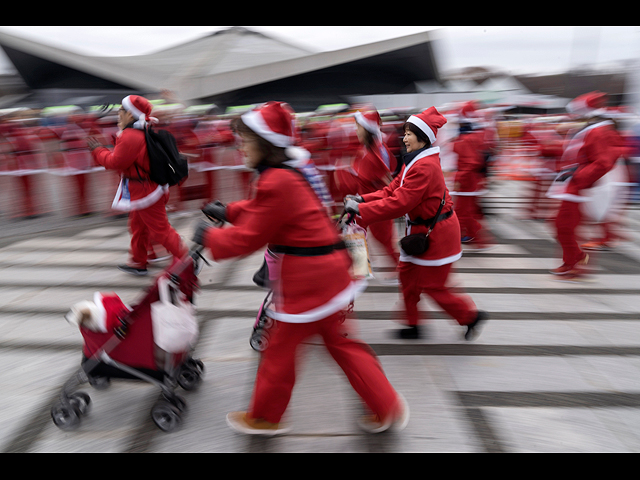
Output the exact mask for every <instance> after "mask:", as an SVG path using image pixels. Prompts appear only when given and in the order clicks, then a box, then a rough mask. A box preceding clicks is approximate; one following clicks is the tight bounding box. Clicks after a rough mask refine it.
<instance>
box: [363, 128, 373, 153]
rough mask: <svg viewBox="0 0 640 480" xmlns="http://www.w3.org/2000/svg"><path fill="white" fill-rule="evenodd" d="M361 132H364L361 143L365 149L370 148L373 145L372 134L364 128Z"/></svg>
mask: <svg viewBox="0 0 640 480" xmlns="http://www.w3.org/2000/svg"><path fill="white" fill-rule="evenodd" d="M363 130H364V138H363V139H362V143H363V145H364V146H365V147H369V148H371V147H372V146H373V145H374V143H375V139H374V138H373V133H371V132H370V131H369V130H367V129H366V128H363Z"/></svg>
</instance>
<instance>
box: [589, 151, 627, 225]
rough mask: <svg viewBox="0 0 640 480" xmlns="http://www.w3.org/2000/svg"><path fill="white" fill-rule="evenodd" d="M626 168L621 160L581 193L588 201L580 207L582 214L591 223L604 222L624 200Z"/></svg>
mask: <svg viewBox="0 0 640 480" xmlns="http://www.w3.org/2000/svg"><path fill="white" fill-rule="evenodd" d="M627 182H628V180H627V168H626V165H625V164H624V161H623V160H618V161H617V162H616V165H615V166H614V167H613V168H612V169H611V170H609V172H608V173H606V174H605V175H603V176H602V177H601V178H600V179H599V180H598V181H597V182H596V183H595V184H594V185H593V187H591V188H589V189H587V190H584V191H583V192H582V193H583V195H584V196H585V197H587V198H588V199H589V201H588V202H585V203H583V204H582V205H581V207H582V213H583V214H584V215H585V216H586V217H587V218H588V219H589V220H591V221H592V222H596V223H600V222H603V221H605V220H606V219H607V218H608V217H609V216H610V215H611V212H613V211H614V210H615V209H616V208H617V207H620V206H621V204H622V201H623V200H624V198H623V194H624V187H625V186H626V185H627Z"/></svg>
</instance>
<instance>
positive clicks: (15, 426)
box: [0, 182, 640, 453]
mask: <svg viewBox="0 0 640 480" xmlns="http://www.w3.org/2000/svg"><path fill="white" fill-rule="evenodd" d="M522 195H523V193H522V185H521V184H518V183H509V182H502V183H497V184H494V186H493V189H492V192H491V194H490V195H489V196H488V197H487V198H486V206H487V212H488V213H489V214H490V215H489V216H488V223H489V225H490V228H491V230H492V232H493V233H494V235H495V236H496V238H497V241H498V244H497V246H496V247H495V248H494V249H493V250H490V251H488V252H484V253H474V252H465V255H464V256H463V258H462V259H461V260H460V261H459V262H458V263H457V264H456V271H455V274H454V278H453V281H454V282H455V283H456V284H457V285H459V286H460V287H461V288H463V289H464V290H465V291H466V292H467V293H468V294H469V295H470V296H471V297H472V298H473V299H474V300H475V302H476V303H477V304H478V306H479V307H480V308H482V309H484V310H487V311H488V312H489V313H490V316H491V320H490V321H489V322H488V323H487V324H486V326H485V328H484V329H483V331H482V334H481V336H480V337H479V338H478V339H477V340H475V341H474V342H466V341H464V340H463V338H462V334H463V331H462V329H461V327H459V326H457V325H456V324H455V323H454V322H453V321H451V320H450V319H448V318H447V317H446V315H444V313H442V312H441V311H440V310H439V309H438V307H437V306H435V305H434V304H432V303H431V302H430V301H429V300H428V299H426V298H425V299H424V300H423V302H422V303H421V310H422V311H423V314H424V318H425V324H426V326H427V329H428V336H427V337H426V338H424V339H422V340H419V341H402V340H396V339H394V338H393V337H392V336H391V335H390V332H391V331H392V330H393V329H394V328H395V327H396V326H397V324H396V323H395V321H394V319H395V318H396V316H397V314H398V311H399V305H400V304H399V301H400V297H399V295H398V291H397V287H394V286H391V285H388V284H387V283H386V282H383V281H381V280H384V278H386V277H389V276H392V275H393V274H392V272H390V271H389V269H388V268H386V267H388V264H387V263H386V260H385V258H384V257H383V256H382V255H380V254H379V253H380V248H379V246H377V245H376V244H375V242H374V241H372V245H371V248H372V252H373V257H372V258H373V264H374V268H375V270H376V273H377V275H376V279H374V280H372V281H371V282H370V285H369V288H368V289H367V291H366V292H365V293H364V294H363V295H362V296H361V297H360V298H359V299H358V301H357V302H356V307H355V308H356V313H357V320H356V321H354V322H353V323H352V327H353V332H354V335H357V336H358V337H359V338H361V339H363V340H364V341H366V342H367V343H369V344H370V345H371V346H372V347H373V349H374V350H375V351H376V352H377V354H378V355H379V357H380V360H381V362H382V364H383V366H384V368H385V371H386V373H387V375H388V377H389V378H390V379H391V382H392V383H393V384H394V385H395V387H396V388H397V389H398V390H399V391H400V392H402V393H403V394H404V396H405V397H406V399H407V401H408V403H409V404H410V408H411V419H410V422H409V425H408V426H407V428H406V429H405V430H404V431H403V432H401V433H393V432H388V433H384V434H380V435H367V434H363V433H362V432H361V431H360V430H359V429H358V428H357V426H356V418H357V416H358V415H359V414H360V412H361V407H360V404H359V400H358V399H357V397H356V396H355V394H354V393H353V391H352V389H351V387H350V386H349V384H348V383H347V381H346V379H345V378H344V376H343V374H342V373H341V371H339V369H338V368H337V366H336V365H335V364H334V363H333V361H332V360H331V359H330V358H329V357H328V355H327V354H326V352H325V350H324V348H323V347H322V345H320V344H319V342H318V341H315V340H314V341H312V342H310V343H309V344H307V345H305V346H304V351H303V352H301V364H300V371H299V376H298V383H297V385H296V388H295V390H294V393H293V398H292V401H291V405H290V408H289V410H288V421H290V422H291V424H292V426H293V430H292V432H291V433H289V434H287V435H283V436H279V437H275V438H272V439H261V438H251V437H246V436H242V435H238V434H236V433H234V432H232V431H231V430H230V429H229V428H228V427H227V426H226V424H225V415H226V413H227V412H228V411H230V410H236V409H244V408H245V407H246V405H247V402H248V400H249V396H250V394H251V388H252V383H253V379H254V376H255V371H256V367H257V364H258V360H259V355H258V354H257V353H256V352H254V351H253V350H252V349H251V348H250V346H249V335H250V332H251V327H252V325H253V322H254V319H255V315H256V311H257V308H258V307H259V305H260V303H261V301H262V299H263V297H264V292H263V291H261V290H259V289H258V288H257V287H255V286H254V285H253V284H252V283H251V277H252V275H253V272H255V270H257V268H258V267H259V266H260V263H261V261H262V254H261V253H260V252H258V253H256V254H255V255H252V256H249V257H247V258H244V259H241V260H238V261H227V262H221V263H215V264H212V266H211V267H207V266H205V268H204V270H203V272H202V274H201V275H200V279H201V283H202V290H201V292H200V294H199V295H198V297H197V307H198V314H199V320H200V322H201V334H200V338H199V342H198V345H197V347H196V351H195V356H196V357H198V358H200V359H201V360H202V361H203V362H204V364H205V368H206V372H205V377H204V382H203V383H202V385H201V387H200V388H199V389H198V390H196V391H190V392H183V393H182V395H183V396H184V398H185V399H186V401H187V404H188V412H187V414H186V416H185V418H184V422H183V423H182V425H181V427H180V428H179V429H178V430H177V431H175V432H172V433H164V432H162V431H160V430H159V429H158V428H157V427H156V426H155V424H154V423H153V421H152V420H151V417H150V409H151V407H152V405H153V404H154V403H155V401H156V400H157V399H158V397H159V389H158V388H157V387H155V386H153V385H151V384H148V383H145V382H134V381H114V382H113V383H112V385H111V387H110V388H109V389H107V390H95V389H93V388H91V387H88V386H87V389H85V391H87V393H89V394H90V395H91V399H92V409H91V411H90V413H89V414H88V415H87V416H86V417H84V418H83V420H82V423H81V424H80V426H79V428H78V429H77V430H75V431H71V432H65V431H62V430H60V429H58V428H57V427H56V426H55V425H54V424H53V422H52V421H51V418H50V413H49V412H50V408H51V406H52V404H53V403H54V401H55V400H56V398H57V396H58V394H59V392H60V390H61V388H62V385H63V383H64V382H65V380H67V379H68V378H69V377H70V376H71V375H72V374H73V373H74V372H75V371H76V370H77V369H78V367H79V364H80V363H79V362H80V356H81V346H82V338H81V336H80V334H79V332H78V331H77V330H75V329H74V328H73V327H71V326H70V325H69V324H67V323H66V322H65V320H64V319H63V315H64V313H65V312H66V311H67V310H68V308H69V306H70V305H72V304H73V303H75V302H77V301H80V300H86V299H91V298H92V296H93V293H94V292H95V291H115V292H117V293H118V294H119V295H120V296H121V297H122V298H123V300H125V301H127V302H135V301H136V299H137V298H140V296H141V295H142V294H143V289H144V288H145V287H146V286H148V285H149V284H150V283H151V282H152V280H153V279H152V278H134V277H130V276H127V275H126V274H123V273H121V272H119V271H118V270H117V269H116V268H115V266H116V265H117V264H118V263H120V262H122V261H124V260H125V259H126V253H127V246H128V240H129V235H128V232H127V229H126V222H125V220H123V219H119V220H118V219H109V220H105V219H104V218H102V217H93V218H87V219H77V220H67V219H60V218H57V217H55V216H49V217H43V218H41V219H37V220H35V221H33V220H30V221H27V220H23V221H11V222H5V225H3V226H2V228H0V313H1V316H0V362H2V365H3V368H2V370H1V371H0V451H2V452H34V453H35V452H283V453H284V452H323V453H330V452H344V453H348V452H366V453H369V452H402V453H405V452H406V453H408V452H463V453H466V452H469V453H487V452H507V453H511V452H513V453H515V452H541V453H542V452H580V453H582V452H639V451H640V434H638V432H640V386H639V382H638V378H639V377H640V375H639V374H640V322H639V321H638V314H637V312H638V310H639V309H640V296H639V295H638V293H640V250H639V249H638V245H639V244H640V235H639V234H638V225H640V214H639V212H638V211H637V210H635V209H633V208H632V209H630V210H628V212H627V219H626V225H627V230H628V232H627V233H628V236H629V240H628V241H626V242H624V243H621V244H620V245H618V246H617V247H616V249H615V250H613V251H611V252H607V253H598V254H595V255H594V256H593V262H592V264H593V266H594V275H593V282H591V283H583V284H568V283H561V282H558V281H556V280H555V279H554V278H552V276H551V275H549V274H548V272H547V270H548V269H549V268H553V267H555V266H557V265H558V264H559V258H560V252H559V249H558V247H557V245H556V243H555V242H554V240H553V236H552V230H551V228H550V225H549V224H548V223H544V222H539V221H524V220H521V213H522V209H521V206H522V202H523V201H524V200H523V199H522ZM200 216H201V215H200V214H199V212H197V211H189V212H186V213H183V214H177V215H172V216H171V221H172V223H173V224H174V226H175V227H176V228H177V229H178V230H179V232H180V233H181V234H182V235H184V236H185V237H186V238H190V236H191V233H192V231H193V226H194V224H195V223H196V221H197V219H199V218H200ZM159 271H160V270H159V269H158V270H156V271H155V272H159Z"/></svg>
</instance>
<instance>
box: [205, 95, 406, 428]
mask: <svg viewBox="0 0 640 480" xmlns="http://www.w3.org/2000/svg"><path fill="white" fill-rule="evenodd" d="M237 131H238V133H239V135H240V138H241V141H242V143H241V148H242V149H243V153H244V156H245V158H246V162H247V167H249V168H251V169H255V170H256V171H257V172H258V174H259V177H258V179H257V183H256V186H255V195H254V196H252V197H251V198H249V199H246V200H242V201H239V202H233V203H230V204H228V205H226V206H224V205H223V204H221V203H216V202H214V204H212V205H210V206H207V207H205V209H204V211H205V213H207V214H208V215H210V216H212V217H214V218H217V219H219V220H225V221H227V222H229V223H231V224H232V226H231V227H229V228H212V227H211V226H210V224H207V223H203V224H201V225H199V226H198V227H197V229H196V232H195V234H194V241H195V242H196V243H199V244H201V245H204V246H205V247H206V248H208V249H209V250H210V253H211V256H212V257H213V259H214V260H222V259H226V258H234V257H241V256H245V255H248V254H250V253H252V252H255V251H257V250H260V249H262V248H264V246H265V244H268V245H269V250H270V251H271V252H272V253H274V254H275V256H276V260H277V261H276V264H275V265H274V264H273V263H272V264H270V267H269V268H270V270H269V278H270V280H271V282H272V286H271V288H272V289H273V292H274V303H273V304H272V305H271V306H269V307H268V309H267V315H268V316H269V317H270V318H272V319H274V321H275V325H274V326H272V327H271V328H270V329H269V333H270V339H269V346H268V347H267V348H266V350H264V351H263V352H262V359H261V362H260V366H259V367H258V372H257V376H256V381H255V386H254V391H253V397H252V399H251V403H250V405H249V409H248V410H247V411H246V412H245V411H241V412H231V413H229V414H228V415H227V423H228V424H229V426H230V427H231V428H232V429H234V430H236V431H238V432H241V433H247V434H265V435H273V434H276V433H282V432H284V431H286V430H287V428H288V427H287V426H286V425H283V423H282V418H283V415H284V413H285V411H286V409H287V406H288V404H289V400H290V398H291V392H292V390H293V387H294V385H295V376H296V363H297V360H298V359H297V352H298V346H299V345H300V344H301V343H302V342H303V341H305V340H306V339H307V338H309V337H310V336H312V335H320V336H321V337H322V339H323V340H324V345H325V346H326V348H327V349H328V350H329V353H330V354H331V356H332V357H333V358H334V360H335V361H336V362H337V363H338V365H339V366H340V367H341V368H342V370H343V371H344V372H345V374H346V376H347V378H348V379H349V382H350V383H351V385H352V386H353V388H354V389H355V391H356V392H357V393H358V395H360V397H361V398H362V399H363V400H364V402H365V404H366V405H367V407H368V409H369V410H370V411H371V412H372V415H371V416H366V417H365V418H362V419H361V420H360V425H361V426H362V427H363V428H364V429H365V430H367V431H370V432H377V431H382V430H386V429H387V428H389V427H390V426H392V425H394V424H395V425H398V426H400V427H402V426H404V425H405V424H406V421H407V419H408V407H407V405H406V403H405V402H404V400H403V399H402V397H401V396H400V395H399V394H398V393H396V391H395V390H394V388H393V387H392V386H391V384H390V383H389V381H388V380H387V378H386V376H385V374H384V372H383V370H382V367H381V365H380V363H379V362H378V360H377V359H376V357H375V355H374V354H373V353H372V351H371V350H370V349H369V348H368V347H367V346H366V345H365V344H363V343H361V342H358V341H356V340H353V339H351V338H350V337H348V336H346V335H345V331H344V326H343V321H344V319H345V315H346V310H347V309H348V308H349V306H350V305H351V304H352V302H353V301H354V299H355V297H356V296H357V295H358V293H359V292H360V291H361V290H362V288H364V286H365V284H364V283H363V282H356V281H354V280H352V278H351V276H350V273H349V267H350V265H351V260H350V258H349V255H348V253H347V251H346V250H345V248H344V244H343V243H342V242H340V239H339V236H338V231H337V228H336V226H335V225H334V224H333V223H332V221H331V219H330V217H329V215H327V212H326V209H325V207H324V205H323V204H322V202H321V199H320V198H319V197H318V195H317V193H316V190H315V189H314V188H313V186H312V185H311V184H310V183H309V181H308V177H307V176H305V175H304V172H305V169H304V167H305V165H306V164H307V162H308V152H306V151H305V150H303V149H301V148H299V147H294V145H293V139H294V126H293V122H292V110H291V108H290V107H289V106H288V105H287V104H284V103H281V102H268V103H266V104H264V105H263V106H261V107H260V108H258V109H256V110H253V111H251V112H248V113H246V114H244V115H242V117H241V118H240V120H239V121H238V125H237ZM274 277H275V279H274Z"/></svg>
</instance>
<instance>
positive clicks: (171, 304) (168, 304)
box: [151, 277, 199, 353]
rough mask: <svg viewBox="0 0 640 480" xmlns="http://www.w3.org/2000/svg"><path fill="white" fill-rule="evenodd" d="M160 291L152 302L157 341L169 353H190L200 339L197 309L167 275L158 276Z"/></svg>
mask: <svg viewBox="0 0 640 480" xmlns="http://www.w3.org/2000/svg"><path fill="white" fill-rule="evenodd" d="M158 290H159V294H160V300H159V301H157V302H154V303H152V304H151V321H152V325H153V338H154V341H155V343H156V345H157V346H158V347H160V348H161V349H162V350H164V351H166V352H169V353H182V352H186V351H188V350H190V349H191V348H192V347H194V346H195V343H196V341H197V339H198V333H199V331H198V322H197V320H196V315H195V309H194V307H193V305H192V304H191V302H190V301H189V300H187V298H186V296H185V295H184V294H183V293H182V292H181V291H180V290H179V289H178V288H176V287H175V286H174V285H173V284H171V283H170V282H169V279H168V278H167V277H161V278H160V279H158Z"/></svg>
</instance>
